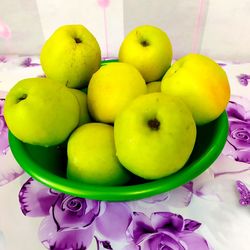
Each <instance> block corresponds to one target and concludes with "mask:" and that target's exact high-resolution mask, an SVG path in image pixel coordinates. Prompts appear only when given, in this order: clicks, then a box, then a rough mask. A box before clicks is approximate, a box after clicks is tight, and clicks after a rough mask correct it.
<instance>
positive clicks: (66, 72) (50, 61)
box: [40, 25, 101, 89]
mask: <svg viewBox="0 0 250 250" xmlns="http://www.w3.org/2000/svg"><path fill="white" fill-rule="evenodd" d="M40 61H41V65H42V68H43V70H44V72H45V74H46V76H47V77H48V78H51V79H54V80H57V81H59V82H61V83H63V84H65V85H66V86H68V87H70V88H79V89H80V88H83V87H85V86H87V85H88V81H89V79H90V78H91V76H92V74H93V73H94V72H96V71H97V70H98V69H99V67H100V63H101V50H100V46H99V44H98V42H97V40H96V39H95V37H94V36H93V35H92V33H91V32H90V31H89V30H88V29H87V28H85V27H84V26H83V25H64V26H61V27H60V28H58V29H57V30H56V31H55V32H54V33H53V34H52V36H51V37H50V38H49V39H48V40H47V41H46V42H45V44H44V45H43V47H42V51H41V55H40Z"/></svg>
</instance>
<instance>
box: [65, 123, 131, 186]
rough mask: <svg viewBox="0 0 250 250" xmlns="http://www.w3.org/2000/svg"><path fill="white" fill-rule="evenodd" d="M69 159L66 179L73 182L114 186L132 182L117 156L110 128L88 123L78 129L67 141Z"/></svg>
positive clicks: (111, 128) (112, 131) (112, 132)
mask: <svg viewBox="0 0 250 250" xmlns="http://www.w3.org/2000/svg"><path fill="white" fill-rule="evenodd" d="M67 155H68V164H67V177H68V178H69V179H71V180H76V181H79V182H83V183H88V184H96V185H106V186H115V185H122V184H124V183H126V182H127V181H128V180H129V179H130V173H129V172H128V171H127V170H126V169H125V168H124V167H123V166H122V165H121V163H120V162H119V161H118V159H117V157H116V155H115V144H114V129H113V127H112V126H111V125H108V124H104V123H87V124H84V125H82V126H80V127H78V128H77V129H76V130H75V131H74V132H73V133H72V135H71V136H70V138H69V140H68V146H67Z"/></svg>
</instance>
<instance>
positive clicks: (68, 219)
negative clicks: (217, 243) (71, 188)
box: [19, 178, 209, 250]
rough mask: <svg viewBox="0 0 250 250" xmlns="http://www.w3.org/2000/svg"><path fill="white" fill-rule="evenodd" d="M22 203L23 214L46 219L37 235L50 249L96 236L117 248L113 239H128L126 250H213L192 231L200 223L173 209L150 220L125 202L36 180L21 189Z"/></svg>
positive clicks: (75, 247)
mask: <svg viewBox="0 0 250 250" xmlns="http://www.w3.org/2000/svg"><path fill="white" fill-rule="evenodd" d="M19 202H20V206H21V210H22V212H23V214H24V215H26V216H31V217H37V216H42V217H44V219H43V221H42V223H41V225H40V228H39V238H40V241H41V242H42V243H43V245H44V246H45V247H46V248H47V249H54V250H63V249H69V250H83V249H87V248H88V247H89V246H90V244H91V243H92V241H93V240H95V241H96V244H97V249H114V248H113V247H112V244H113V243H114V242H124V245H126V246H125V248H124V249H130V250H132V249H141V250H144V249H145V250H147V249H148V250H149V249H171V247H172V248H173V249H203V250H206V249H209V247H208V244H207V242H206V240H205V239H204V238H203V237H202V236H200V235H199V234H197V233H196V232H194V231H196V229H198V228H199V227H200V225H201V224H200V223H199V222H196V221H193V220H189V219H183V217H182V216H181V215H177V214H174V213H171V212H157V213H153V214H152V215H151V217H150V218H148V217H146V215H144V214H143V213H139V212H132V211H131V209H130V207H129V206H128V204H127V203H122V202H119V203H116V202H100V201H95V200H88V199H83V198H77V197H73V196H70V195H66V194H63V193H58V192H56V191H54V190H51V189H50V188H47V187H45V186H43V185H42V184H40V183H38V182H36V181H35V180H33V179H32V178H30V179H29V180H28V181H27V182H26V183H24V185H23V187H22V188H21V190H20V193H19ZM97 235H98V236H97ZM100 235H101V238H100ZM152 247H153V248H152ZM177 247H178V248H177Z"/></svg>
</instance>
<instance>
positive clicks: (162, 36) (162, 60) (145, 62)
mask: <svg viewBox="0 0 250 250" xmlns="http://www.w3.org/2000/svg"><path fill="white" fill-rule="evenodd" d="M119 61H121V62H126V63H130V64H132V65H134V66H135V67H136V68H137V69H138V70H139V71H140V72H141V74H142V76H143V77H144V79H145V80H146V82H152V81H158V80H160V79H161V78H162V76H163V75H164V74H165V72H166V71H167V70H168V68H169V67H170V64H171V61H172V45H171V42H170V40H169V38H168V35H167V34H166V33H165V32H164V31H163V30H161V29H159V28H157V27H154V26H150V25H142V26H139V27H137V28H135V29H133V30H132V31H131V32H129V33H128V34H127V36H126V37H125V38H124V40H123V42H122V44H121V46H120V49H119Z"/></svg>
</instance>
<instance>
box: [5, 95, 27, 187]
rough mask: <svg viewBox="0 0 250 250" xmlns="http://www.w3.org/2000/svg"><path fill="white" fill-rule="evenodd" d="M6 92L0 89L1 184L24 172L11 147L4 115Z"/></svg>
mask: <svg viewBox="0 0 250 250" xmlns="http://www.w3.org/2000/svg"><path fill="white" fill-rule="evenodd" d="M5 95H6V93H5V92H1V91H0V186H3V185H5V184H7V183H9V182H10V181H12V180H14V179H16V178H17V177H18V176H20V175H21V174H22V173H23V170H22V169H21V168H20V167H19V166H18V165H17V163H16V161H15V160H14V157H13V156H12V153H11V150H10V149H9V141H8V128H7V125H6V122H5V119H4V116H3V108H4V101H5Z"/></svg>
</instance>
